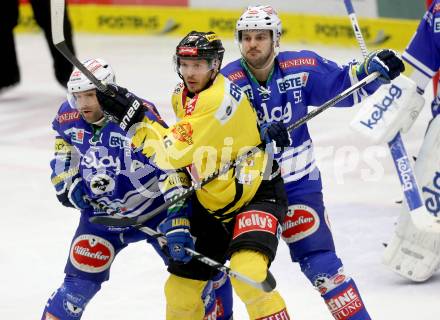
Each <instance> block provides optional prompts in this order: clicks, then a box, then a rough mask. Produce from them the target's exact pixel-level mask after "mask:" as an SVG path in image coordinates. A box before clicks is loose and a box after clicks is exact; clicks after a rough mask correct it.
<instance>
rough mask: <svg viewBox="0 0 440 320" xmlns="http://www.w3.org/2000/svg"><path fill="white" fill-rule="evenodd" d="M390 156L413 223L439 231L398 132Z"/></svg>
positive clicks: (360, 38) (349, 6)
mask: <svg viewBox="0 0 440 320" xmlns="http://www.w3.org/2000/svg"><path fill="white" fill-rule="evenodd" d="M344 4H345V8H346V9H347V13H348V15H349V18H350V21H351V25H352V27H353V31H354V33H355V36H356V39H357V41H358V43H359V47H360V49H361V51H362V54H363V56H364V57H366V56H367V54H368V53H367V47H366V44H365V40H364V37H363V36H362V32H361V30H360V27H359V24H358V21H357V18H356V14H355V12H354V8H353V4H352V2H351V0H344ZM388 147H389V149H390V153H391V157H392V159H393V162H394V166H395V167H396V171H397V175H398V176H399V181H400V185H401V186H402V190H403V194H404V196H405V200H406V203H407V205H408V209H409V211H410V212H411V217H412V219H413V221H414V223H415V224H416V225H417V226H419V227H420V228H423V229H426V230H431V231H435V230H437V231H436V232H439V231H440V224H439V223H440V220H436V219H434V218H433V216H431V215H430V214H429V212H428V211H427V210H426V208H425V205H424V203H423V199H422V195H421V192H420V188H419V186H418V184H417V180H416V176H415V174H414V170H413V168H412V166H411V163H410V161H409V158H408V155H407V152H406V149H405V145H404V143H403V140H402V136H401V135H400V132H398V133H397V134H396V136H395V137H394V138H393V139H391V140H390V141H389V142H388Z"/></svg>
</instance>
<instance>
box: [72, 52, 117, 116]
mask: <svg viewBox="0 0 440 320" xmlns="http://www.w3.org/2000/svg"><path fill="white" fill-rule="evenodd" d="M82 64H83V65H84V66H85V67H86V68H87V69H88V70H90V72H91V73H93V75H94V76H95V77H96V78H97V79H98V80H100V81H102V82H104V83H106V84H109V83H115V73H114V71H113V69H112V67H111V66H110V64H108V63H107V61H105V60H104V59H101V58H96V59H88V60H85V61H83V62H82ZM95 88H96V86H95V85H94V84H93V83H92V82H91V81H90V80H89V79H87V77H86V76H85V75H84V74H83V73H82V72H81V71H80V70H79V69H78V68H75V69H74V70H73V71H72V73H71V75H70V78H69V81H68V82H67V100H68V101H69V103H70V105H71V106H72V107H73V108H76V103H75V98H74V96H73V93H75V92H83V91H87V90H91V89H95Z"/></svg>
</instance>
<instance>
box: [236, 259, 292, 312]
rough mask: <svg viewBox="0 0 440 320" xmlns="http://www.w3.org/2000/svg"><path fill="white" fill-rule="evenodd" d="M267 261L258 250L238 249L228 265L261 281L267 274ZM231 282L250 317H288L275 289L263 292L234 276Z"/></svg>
mask: <svg viewBox="0 0 440 320" xmlns="http://www.w3.org/2000/svg"><path fill="white" fill-rule="evenodd" d="M268 262H269V259H268V257H267V256H266V255H264V254H262V253H260V252H257V251H251V250H239V251H236V252H235V253H234V254H233V255H232V257H231V264H230V266H231V269H232V270H234V271H236V272H239V273H241V274H243V275H245V276H247V277H249V278H251V279H253V280H255V281H263V280H264V279H265V278H266V276H267V270H268ZM231 282H232V286H233V287H234V290H235V293H236V294H237V295H238V296H239V297H240V299H241V300H242V301H243V302H244V304H245V305H246V308H247V311H248V314H249V318H250V319H261V320H263V319H283V320H288V319H290V318H289V315H288V313H287V310H286V304H285V303H284V300H283V298H282V297H281V296H280V294H279V293H278V292H277V291H272V292H264V291H262V290H260V289H257V288H254V287H251V286H250V285H248V284H246V283H244V282H243V281H240V280H237V279H234V278H232V279H231Z"/></svg>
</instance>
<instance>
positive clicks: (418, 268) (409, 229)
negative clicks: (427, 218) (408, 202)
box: [382, 209, 440, 282]
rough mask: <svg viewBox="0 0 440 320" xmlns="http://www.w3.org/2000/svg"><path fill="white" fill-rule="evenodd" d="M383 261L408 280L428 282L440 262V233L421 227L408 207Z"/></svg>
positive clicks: (398, 223)
mask: <svg viewBox="0 0 440 320" xmlns="http://www.w3.org/2000/svg"><path fill="white" fill-rule="evenodd" d="M382 262H383V263H384V264H385V265H386V266H387V267H388V268H390V269H391V270H392V271H394V272H396V273H397V274H399V275H401V276H403V277H405V278H407V279H410V280H412V281H416V282H423V281H426V280H428V279H429V278H430V277H431V276H432V275H433V274H434V272H435V271H436V270H437V269H438V267H439V265H440V234H436V233H429V232H426V231H421V230H419V229H417V228H416V227H415V225H414V223H413V222H412V220H411V217H410V215H409V212H408V211H406V209H404V210H403V211H402V213H401V214H400V216H399V219H398V221H397V226H396V229H395V231H394V234H393V237H392V239H391V241H390V242H389V243H388V245H387V247H386V249H385V251H384V254H383V257H382Z"/></svg>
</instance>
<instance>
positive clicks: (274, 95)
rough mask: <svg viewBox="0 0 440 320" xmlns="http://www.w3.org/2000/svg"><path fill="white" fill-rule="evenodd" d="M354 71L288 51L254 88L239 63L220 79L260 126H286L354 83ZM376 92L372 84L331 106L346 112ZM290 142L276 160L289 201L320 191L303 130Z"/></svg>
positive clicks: (352, 66) (231, 65) (312, 54)
mask: <svg viewBox="0 0 440 320" xmlns="http://www.w3.org/2000/svg"><path fill="white" fill-rule="evenodd" d="M355 67H356V62H352V63H349V64H348V65H345V66H340V65H338V64H336V63H335V62H332V61H329V60H327V59H324V58H322V57H321V56H319V55H318V54H316V53H315V52H312V51H298V52H296V51H292V52H291V51H289V52H281V53H279V54H278V56H277V58H276V59H275V65H274V69H273V71H272V72H271V74H270V75H269V79H268V80H267V82H266V84H265V85H261V84H259V83H258V81H257V80H256V79H255V77H254V76H253V75H252V73H251V72H250V71H249V69H248V67H247V65H246V63H245V62H244V61H243V60H242V59H239V60H236V61H233V62H231V63H229V64H228V65H227V66H225V67H224V68H223V69H222V71H221V73H222V74H223V75H225V76H226V77H228V78H229V79H230V80H231V81H233V82H235V83H236V84H237V85H239V86H240V87H241V89H242V90H243V91H244V92H245V93H246V95H247V96H248V98H249V99H250V101H251V103H252V105H253V106H254V108H255V109H256V111H257V114H258V119H259V121H260V122H272V121H283V122H284V124H285V125H286V126H289V125H291V124H293V123H295V122H296V121H297V120H298V119H300V118H302V117H304V116H305V115H306V114H307V112H308V106H312V105H313V106H320V105H322V104H323V103H325V102H326V101H327V100H330V99H331V98H333V97H334V96H336V95H337V94H339V93H340V92H342V91H344V90H345V89H347V88H348V87H350V86H351V85H353V84H354V83H356V82H358V79H357V76H356V71H355ZM379 86H380V84H379V82H378V81H374V82H372V83H370V84H369V85H367V86H364V87H363V88H362V89H361V90H360V91H358V92H356V93H354V94H353V95H351V96H349V97H347V98H346V99H344V100H343V101H341V102H340V103H339V104H338V105H337V106H338V107H350V106H352V105H353V104H355V103H357V102H359V101H360V100H361V99H362V98H363V97H364V96H366V95H368V94H370V93H372V92H374V91H375V90H376V89H377V88H378V87H379ZM290 138H291V141H292V145H291V147H289V148H285V149H284V152H283V153H282V154H278V155H277V157H278V160H279V162H280V165H281V169H282V175H283V179H284V181H285V184H286V191H287V193H288V195H289V199H291V198H292V197H294V196H295V195H299V194H304V193H311V192H319V191H321V189H322V184H321V177H320V173H319V170H318V168H317V166H316V162H315V157H314V153H313V143H312V139H311V137H310V134H309V131H308V128H307V125H306V124H305V125H302V126H301V127H299V128H297V129H295V130H293V131H292V132H290Z"/></svg>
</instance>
